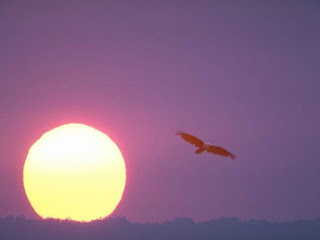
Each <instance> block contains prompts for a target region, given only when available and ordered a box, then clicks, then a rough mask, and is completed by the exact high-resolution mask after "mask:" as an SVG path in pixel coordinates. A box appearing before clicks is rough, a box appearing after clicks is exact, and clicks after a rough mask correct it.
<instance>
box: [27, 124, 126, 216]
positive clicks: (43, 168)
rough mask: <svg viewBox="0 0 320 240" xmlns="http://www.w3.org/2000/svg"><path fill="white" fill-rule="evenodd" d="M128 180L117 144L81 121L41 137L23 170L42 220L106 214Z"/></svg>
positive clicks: (109, 211)
mask: <svg viewBox="0 0 320 240" xmlns="http://www.w3.org/2000/svg"><path fill="white" fill-rule="evenodd" d="M125 182H126V168H125V162H124V159H123V157H122V154H121V152H120V150H119V148H118V147H117V145H116V144H115V143H114V142H113V141H112V140H111V139H110V138H109V137H108V136H107V135H105V134H104V133H102V132H100V131H98V130H96V129H94V128H92V127H89V126H86V125H83V124H77V123H72V124H66V125H62V126H60V127H57V128H55V129H52V130H50V131H48V132H46V133H45V134H44V135H42V137H41V138H40V139H38V140H37V141H36V142H35V143H34V144H33V145H32V147H31V148H30V150H29V153H28V155H27V158H26V161H25V165H24V169H23V183H24V188H25V192H26V195H27V197H28V199H29V201H30V203H31V205H32V207H33V209H34V210H35V211H36V213H37V214H38V215H40V216H41V217H42V218H56V219H72V220H76V221H84V222H88V221H92V220H95V219H100V218H104V217H106V216H108V215H110V214H111V213H112V212H113V211H114V209H115V208H116V207H117V205H118V203H119V202H120V200H121V198H122V194H123V191H124V188H125Z"/></svg>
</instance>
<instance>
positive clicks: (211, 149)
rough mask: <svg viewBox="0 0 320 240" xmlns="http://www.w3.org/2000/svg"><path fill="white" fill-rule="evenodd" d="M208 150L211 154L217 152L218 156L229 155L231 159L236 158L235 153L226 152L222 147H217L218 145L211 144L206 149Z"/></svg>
mask: <svg viewBox="0 0 320 240" xmlns="http://www.w3.org/2000/svg"><path fill="white" fill-rule="evenodd" d="M207 151H208V152H210V153H213V154H217V155H220V156H224V157H231V158H232V159H233V160H234V159H235V158H236V156H235V155H233V154H232V153H231V152H228V151H227V150H225V149H224V148H222V147H218V146H213V145H211V146H210V147H209V148H208V150H207Z"/></svg>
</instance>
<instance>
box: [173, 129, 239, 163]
mask: <svg viewBox="0 0 320 240" xmlns="http://www.w3.org/2000/svg"><path fill="white" fill-rule="evenodd" d="M176 135H179V136H180V137H181V138H182V139H183V140H185V141H187V142H188V143H191V144H192V145H194V146H196V147H197V148H198V149H197V150H196V151H195V153H196V154H200V153H202V152H204V151H207V152H209V153H212V154H216V155H220V156H224V157H230V158H232V160H234V159H235V158H236V156H235V155H233V154H232V153H231V152H228V151H227V150H225V149H224V148H222V147H219V146H214V145H211V144H210V143H205V142H203V141H202V140H200V139H199V138H197V137H195V136H192V135H190V134H188V133H185V132H182V131H178V132H177V133H176Z"/></svg>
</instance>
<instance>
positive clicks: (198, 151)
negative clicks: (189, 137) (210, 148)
mask: <svg viewBox="0 0 320 240" xmlns="http://www.w3.org/2000/svg"><path fill="white" fill-rule="evenodd" d="M203 151H205V149H203V148H199V149H197V151H195V153H196V154H200V153H202V152H203Z"/></svg>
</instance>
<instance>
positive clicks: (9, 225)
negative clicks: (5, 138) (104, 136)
mask: <svg viewBox="0 0 320 240" xmlns="http://www.w3.org/2000/svg"><path fill="white" fill-rule="evenodd" d="M0 239H1V240H7V239H13V240H16V239H24V240H100V239H105V240H107V239H118V240H129V239H130V240H148V239H150V240H152V239H154V240H164V239H166V240H170V239H172V240H180V239H181V240H187V239H197V240H207V239H208V240H209V239H210V240H212V239H213V240H214V239H217V240H220V239H221V240H222V239H223V240H233V239H234V240H235V239H237V240H251V239H252V240H253V239H254V240H257V239H259V240H287V239H288V240H289V239H290V240H293V239H301V240H302V239H303V240H313V239H317V240H319V239H320V218H318V219H317V220H312V221H307V220H299V221H294V222H267V221H260V220H250V221H239V220H237V219H235V218H220V219H217V220H211V221H205V222H200V223H194V222H193V221H192V219H188V218H176V219H175V220H173V221H166V222H164V223H143V224H139V223H131V222H129V221H128V220H127V219H126V218H124V217H110V218H107V219H105V220H101V221H94V222H91V223H77V222H73V221H58V220H53V219H47V220H29V219H26V218H24V217H13V216H8V217H5V218H0Z"/></svg>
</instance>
